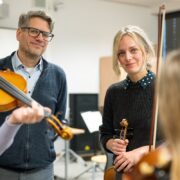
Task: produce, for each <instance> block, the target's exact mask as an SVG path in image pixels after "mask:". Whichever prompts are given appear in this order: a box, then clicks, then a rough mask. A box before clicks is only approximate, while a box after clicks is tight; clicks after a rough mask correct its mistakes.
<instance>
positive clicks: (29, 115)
mask: <svg viewBox="0 0 180 180" xmlns="http://www.w3.org/2000/svg"><path fill="white" fill-rule="evenodd" d="M44 111H48V112H51V110H50V109H49V108H44V107H42V106H41V105H39V104H38V103H37V102H35V101H33V102H32V107H27V106H22V107H20V108H18V109H16V110H14V111H13V112H12V114H11V115H10V116H9V118H8V120H7V121H8V122H9V123H10V124H33V123H37V122H40V121H41V120H42V119H43V118H44Z"/></svg>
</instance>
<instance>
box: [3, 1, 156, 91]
mask: <svg viewBox="0 0 180 180" xmlns="http://www.w3.org/2000/svg"><path fill="white" fill-rule="evenodd" d="M19 1H22V0H19ZM15 2H16V1H15V0H12V3H15ZM27 2H28V1H27ZM23 3H24V1H22V2H21V4H22V6H24V5H23ZM27 4H30V3H27ZM22 6H21V8H20V10H21V11H22V8H23V7H22ZM10 8H11V9H12V7H10ZM15 9H16V8H15V7H14V6H13V10H15ZM26 9H28V8H27V6H26V8H24V11H25V10H26ZM21 11H20V12H19V13H21ZM11 14H12V15H13V12H12V11H11ZM14 14H15V15H16V14H17V12H16V13H14ZM12 15H11V16H12ZM15 15H14V16H15ZM53 16H54V19H55V29H54V34H55V38H54V39H53V41H52V42H51V43H50V45H49V49H48V50H47V52H46V55H45V56H46V57H47V58H48V59H49V60H50V61H51V62H54V63H55V64H58V65H60V66H62V67H63V68H64V70H65V72H66V74H67V80H68V89H69V93H98V92H99V58H100V57H102V56H110V55H111V50H112V41H113V37H114V35H115V33H116V32H117V31H118V30H119V29H120V28H121V27H122V26H124V25H127V24H134V25H138V26H140V27H142V28H143V29H144V30H145V31H146V32H147V33H148V35H149V37H150V38H151V39H152V41H154V42H156V36H157V35H156V32H157V18H156V17H155V16H153V15H151V13H150V10H149V9H147V8H143V7H137V6H128V5H121V4H118V3H110V2H106V1H102V0H66V1H64V5H63V6H62V7H60V9H59V10H58V11H57V12H54V13H53ZM11 18H12V17H11ZM2 21H4V22H5V20H0V25H1V22H2ZM15 21H17V19H14V20H13V19H12V20H11V22H8V21H7V22H8V25H11V24H12V26H16V25H14V24H15V23H14V22H15ZM0 40H1V43H0V58H1V57H4V56H5V55H7V54H9V53H10V52H11V51H12V50H14V49H17V45H18V44H17V42H16V38H15V30H5V29H0ZM110 68H111V67H110Z"/></svg>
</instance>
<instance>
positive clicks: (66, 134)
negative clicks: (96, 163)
mask: <svg viewBox="0 0 180 180" xmlns="http://www.w3.org/2000/svg"><path fill="white" fill-rule="evenodd" d="M47 121H48V123H49V124H50V125H51V126H52V127H53V128H54V130H55V131H56V133H57V134H58V135H59V136H60V137H62V138H63V139H65V140H70V139H72V138H73V133H72V130H71V128H69V127H67V126H64V125H63V124H62V123H61V122H60V121H59V119H58V118H57V117H56V116H54V115H50V116H49V117H47Z"/></svg>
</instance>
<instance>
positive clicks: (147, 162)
mask: <svg viewBox="0 0 180 180" xmlns="http://www.w3.org/2000/svg"><path fill="white" fill-rule="evenodd" d="M170 165H171V153H170V151H169V149H168V148H167V146H165V145H161V147H159V148H157V149H156V150H153V151H151V152H149V153H148V154H146V155H145V156H143V157H142V159H141V160H140V161H139V162H138V163H137V164H136V166H135V167H134V168H133V171H132V172H130V173H125V174H123V178H122V179H123V180H158V179H169V175H170V174H169V172H170Z"/></svg>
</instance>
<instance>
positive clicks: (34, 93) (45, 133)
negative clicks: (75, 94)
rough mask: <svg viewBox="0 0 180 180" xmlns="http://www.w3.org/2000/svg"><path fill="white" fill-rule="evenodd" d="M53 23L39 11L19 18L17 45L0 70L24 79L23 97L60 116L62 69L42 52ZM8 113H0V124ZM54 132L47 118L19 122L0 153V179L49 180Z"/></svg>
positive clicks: (0, 62) (64, 86) (64, 95)
mask: <svg viewBox="0 0 180 180" xmlns="http://www.w3.org/2000/svg"><path fill="white" fill-rule="evenodd" d="M52 30H53V22H52V19H51V17H49V16H48V15H47V14H45V12H43V11H29V12H28V13H27V14H22V15H21V16H20V17H19V22H18V29H17V31H16V38H17V40H18V41H19V48H18V50H17V51H16V52H13V53H12V54H11V55H10V56H8V57H6V58H4V59H1V60H0V69H1V70H3V69H10V70H12V71H15V72H16V73H19V74H21V75H22V76H23V77H24V78H25V79H26V80H27V96H29V97H32V98H33V99H35V100H36V101H37V102H38V103H40V104H41V105H43V106H46V107H49V108H50V109H51V111H52V114H58V118H59V119H63V118H64V116H65V111H66V99H67V84H66V77H65V73H64V71H63V70H62V69H61V68H60V67H58V66H56V65H54V64H52V63H49V62H47V61H46V60H45V59H44V58H43V57H42V54H43V53H44V52H45V50H46V48H47V46H48V43H49V42H50V41H51V40H52V38H53V36H54V35H53V34H52ZM9 114H11V112H6V113H1V114H0V123H1V124H2V123H3V122H4V121H5V119H6V117H7V116H8V115H9ZM53 138H54V131H53V129H51V128H50V126H49V125H48V123H47V121H41V122H40V123H36V124H33V125H22V126H21V128H20V129H19V131H18V133H17V135H16V137H15V139H14V142H13V144H12V146H11V147H10V148H9V149H7V150H6V151H5V152H4V153H3V154H2V155H1V156H0V179H3V180H21V179H26V180H53V179H54V178H53V161H54V159H55V151H54V145H53Z"/></svg>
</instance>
